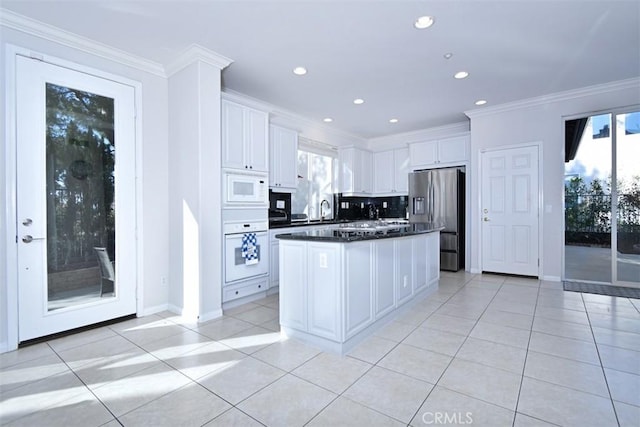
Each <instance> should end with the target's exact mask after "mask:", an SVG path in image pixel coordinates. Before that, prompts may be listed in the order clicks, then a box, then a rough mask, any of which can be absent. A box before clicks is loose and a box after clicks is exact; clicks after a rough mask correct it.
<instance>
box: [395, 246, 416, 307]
mask: <svg viewBox="0 0 640 427" xmlns="http://www.w3.org/2000/svg"><path fill="white" fill-rule="evenodd" d="M414 240H418V239H396V240H395V244H396V246H395V251H396V254H395V257H394V259H395V270H396V280H395V284H396V306H400V305H402V304H404V303H405V302H407V301H409V299H411V296H412V295H413V271H412V270H413V267H412V265H411V264H412V261H413V259H414V257H415V256H417V254H414V253H413V241H414ZM409 254H411V255H409Z"/></svg>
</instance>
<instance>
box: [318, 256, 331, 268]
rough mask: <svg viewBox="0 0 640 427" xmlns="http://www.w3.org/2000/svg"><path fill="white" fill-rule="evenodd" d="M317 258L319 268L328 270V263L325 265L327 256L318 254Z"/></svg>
mask: <svg viewBox="0 0 640 427" xmlns="http://www.w3.org/2000/svg"><path fill="white" fill-rule="evenodd" d="M319 258H320V259H319V261H320V268H328V267H329V265H328V263H327V254H324V253H322V254H320V257H319Z"/></svg>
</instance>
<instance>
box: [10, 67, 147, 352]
mask: <svg viewBox="0 0 640 427" xmlns="http://www.w3.org/2000/svg"><path fill="white" fill-rule="evenodd" d="M16 76H17V77H16V78H17V82H16V123H17V144H16V146H17V149H16V154H17V176H16V182H17V188H16V199H17V218H18V223H17V224H16V229H17V239H16V244H17V245H18V340H19V342H24V341H27V340H29V339H33V338H37V337H42V336H46V335H50V334H53V333H57V332H61V331H66V330H70V329H74V328H77V327H81V326H86V325H90V324H93V323H98V322H101V321H105V320H109V319H113V318H117V317H121V316H124V315H128V314H133V313H135V312H136V242H135V240H136V221H135V219H136V215H135V206H136V204H135V123H134V120H135V107H134V89H133V88H132V87H131V86H128V85H124V84H120V83H116V82H114V81H111V80H107V79H104V78H99V77H96V76H92V75H89V74H85V73H81V72H78V71H73V70H70V69H67V68H63V67H59V66H55V65H52V64H49V63H46V62H42V61H38V60H35V59H31V58H26V57H22V56H17V57H16ZM116 147H117V148H116Z"/></svg>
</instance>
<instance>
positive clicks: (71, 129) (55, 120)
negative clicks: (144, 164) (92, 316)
mask: <svg viewBox="0 0 640 427" xmlns="http://www.w3.org/2000/svg"><path fill="white" fill-rule="evenodd" d="M46 107H47V112H46V132H47V135H46V181H47V182H46V188H47V193H46V194H47V196H46V197H47V203H46V205H47V294H48V309H49V311H51V310H57V309H61V308H64V307H68V306H71V305H78V304H84V303H87V302H90V301H95V300H99V299H101V298H113V297H115V292H116V287H115V286H114V283H115V203H114V196H115V186H114V184H115V176H114V166H115V141H114V100H113V99H112V98H108V97H104V96H100V95H96V94H93V93H89V92H84V91H81V90H76V89H73V88H68V87H63V86H58V85H54V84H49V83H47V84H46Z"/></svg>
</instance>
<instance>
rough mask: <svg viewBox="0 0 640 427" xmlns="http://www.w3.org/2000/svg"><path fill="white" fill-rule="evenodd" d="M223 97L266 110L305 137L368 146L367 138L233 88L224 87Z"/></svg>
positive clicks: (333, 143)
mask: <svg viewBox="0 0 640 427" xmlns="http://www.w3.org/2000/svg"><path fill="white" fill-rule="evenodd" d="M222 98H223V99H226V100H228V101H233V102H237V103H239V104H242V105H246V106H247V107H251V108H255V109H257V110H262V111H266V112H268V113H269V123H272V124H275V125H279V126H283V127H287V128H289V129H293V130H296V131H297V132H299V133H300V136H301V137H303V138H307V139H310V140H314V141H320V142H322V143H325V144H329V145H331V146H341V145H347V144H356V145H358V146H366V142H367V140H366V139H365V138H362V137H359V136H356V135H353V134H351V133H348V132H344V131H341V130H337V129H334V128H331V127H329V126H327V125H324V124H322V123H318V122H317V121H314V120H311V119H309V118H306V117H303V116H300V115H298V114H296V113H293V112H291V111H288V110H284V109H282V108H280V107H277V106H275V105H273V104H269V103H267V102H265V101H262V100H259V99H257V98H253V97H251V96H248V95H245V94H243V93H240V92H237V91H235V90H233V89H229V88H223V92H222Z"/></svg>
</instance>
